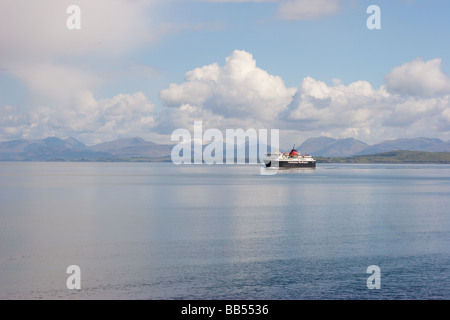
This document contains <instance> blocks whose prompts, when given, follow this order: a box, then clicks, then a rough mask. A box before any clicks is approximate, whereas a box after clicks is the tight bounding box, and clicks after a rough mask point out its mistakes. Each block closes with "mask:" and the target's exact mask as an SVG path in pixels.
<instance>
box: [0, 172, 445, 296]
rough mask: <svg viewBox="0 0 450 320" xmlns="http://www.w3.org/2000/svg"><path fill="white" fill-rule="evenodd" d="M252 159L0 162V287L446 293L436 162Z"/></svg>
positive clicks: (22, 291) (6, 291)
mask: <svg viewBox="0 0 450 320" xmlns="http://www.w3.org/2000/svg"><path fill="white" fill-rule="evenodd" d="M259 169H260V168H259V167H258V166H251V165H215V166H207V165H190V166H189V165H184V166H175V165H173V164H171V163H0V298H1V299H276V300H280V299H283V300H284V299H449V298H450V166H449V165H366V164H364V165H362V164H360V165H356V164H318V167H317V168H316V169H303V170H284V171H280V172H279V173H278V174H275V175H260V171H259ZM70 265H77V266H79V267H80V269H81V275H80V281H81V290H69V289H68V288H67V286H66V280H67V279H68V277H69V276H70V274H67V273H66V270H67V267H68V266H70ZM371 265H376V266H378V267H379V268H380V274H379V280H380V282H379V283H380V285H381V287H380V289H369V288H368V286H367V279H368V278H369V277H370V276H371V274H368V273H366V271H367V267H369V266H371Z"/></svg>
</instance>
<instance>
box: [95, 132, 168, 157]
mask: <svg viewBox="0 0 450 320" xmlns="http://www.w3.org/2000/svg"><path fill="white" fill-rule="evenodd" d="M89 150H92V151H97V152H106V153H110V154H112V155H115V156H120V157H144V158H159V157H166V156H170V153H171V150H172V146H171V145H167V144H156V143H154V142H149V141H145V140H144V139H142V138H139V137H135V138H123V139H117V140H114V141H109V142H104V143H100V144H97V145H95V146H92V147H89Z"/></svg>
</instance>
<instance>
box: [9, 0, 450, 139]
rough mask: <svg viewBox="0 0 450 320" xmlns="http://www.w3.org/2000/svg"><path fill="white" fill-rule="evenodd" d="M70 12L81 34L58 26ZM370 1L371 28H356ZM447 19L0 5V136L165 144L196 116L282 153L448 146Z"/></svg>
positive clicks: (153, 4) (403, 14) (415, 9)
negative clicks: (315, 144)
mask: <svg viewBox="0 0 450 320" xmlns="http://www.w3.org/2000/svg"><path fill="white" fill-rule="evenodd" d="M71 4H76V5H79V7H80V10H81V16H80V21H81V29H80V30H68V29H67V27H66V20H67V18H68V17H69V14H67V13H66V8H67V7H68V6H69V5H71ZM372 4H374V5H378V6H379V7H380V9H381V29H380V30H369V29H368V28H367V27H366V20H367V18H368V17H369V16H370V14H368V13H366V9H367V7H368V6H369V5H372ZM449 12H450V2H448V1H445V0H442V1H439V0H434V1H418V0H391V1H352V0H341V1H339V0H316V1H306V0H272V1H226V0H222V1H207V0H204V1H181V0H169V1H160V0H136V1H125V0H111V1H106V0H96V1H92V0H78V1H77V0H71V1H66V0H40V1H34V2H32V3H30V2H29V1H26V0H0V45H1V47H2V50H1V51H0V64H1V65H0V85H1V87H0V111H1V113H0V141H6V140H12V139H19V138H27V139H31V138H45V137H46V136H58V137H68V136H72V137H75V138H77V139H79V140H80V141H82V142H85V143H87V144H93V143H98V142H101V141H107V140H113V139H116V138H121V137H132V136H141V137H143V138H144V139H147V140H152V141H156V142H161V143H170V133H171V132H172V131H173V130H175V129H176V128H180V127H182V128H188V129H191V128H192V126H193V121H194V120H202V121H203V124H204V126H205V127H214V128H218V129H220V130H225V129H226V128H243V129H246V128H255V129H259V128H266V129H271V128H277V129H280V136H281V138H282V140H283V141H288V142H286V144H287V145H292V144H293V143H297V144H299V143H301V142H302V141H304V140H305V139H307V138H309V137H317V136H322V135H325V136H330V137H335V138H347V137H353V138H356V139H361V140H363V141H365V142H368V143H376V142H380V141H382V140H385V139H394V138H400V137H417V136H427V137H436V138H440V139H443V140H449V139H450V111H449V110H450V78H449V75H450V41H448V38H449V36H448V34H449V31H450V22H449V19H448V13H449ZM293 140H294V141H293ZM292 141H293V142H292ZM281 145H283V142H281Z"/></svg>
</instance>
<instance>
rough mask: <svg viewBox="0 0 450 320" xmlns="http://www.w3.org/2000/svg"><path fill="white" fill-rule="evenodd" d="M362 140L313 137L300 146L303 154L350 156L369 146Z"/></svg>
mask: <svg viewBox="0 0 450 320" xmlns="http://www.w3.org/2000/svg"><path fill="white" fill-rule="evenodd" d="M367 147H368V145H367V144H366V143H364V142H362V141H359V140H356V139H353V138H347V139H340V140H337V139H333V138H328V137H319V138H311V139H308V140H306V141H305V142H303V143H302V144H301V145H300V147H299V148H298V149H299V150H300V152H301V153H303V154H311V155H313V156H322V157H348V156H352V155H354V154H356V153H358V152H360V151H361V150H364V149H365V148H367Z"/></svg>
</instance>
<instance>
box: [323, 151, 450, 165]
mask: <svg viewBox="0 0 450 320" xmlns="http://www.w3.org/2000/svg"><path fill="white" fill-rule="evenodd" d="M316 160H317V162H322V163H324V162H328V163H450V152H425V151H407V150H395V151H389V152H383V153H377V154H372V155H360V156H353V157H345V158H339V157H317V158H316Z"/></svg>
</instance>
